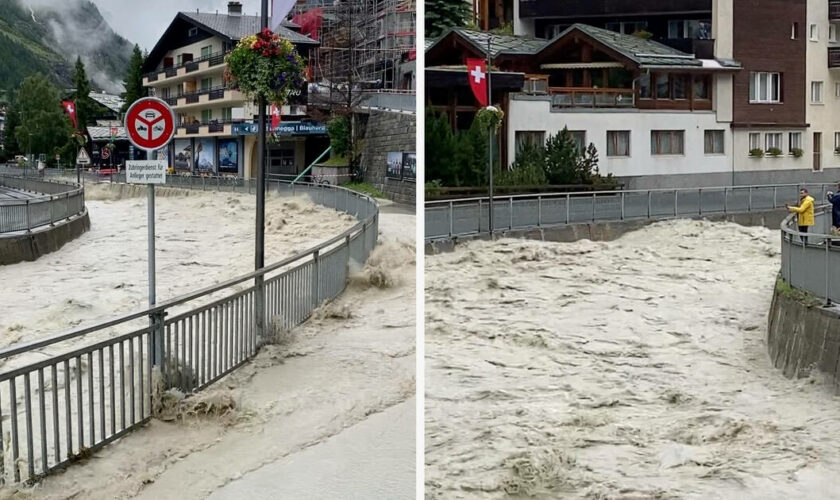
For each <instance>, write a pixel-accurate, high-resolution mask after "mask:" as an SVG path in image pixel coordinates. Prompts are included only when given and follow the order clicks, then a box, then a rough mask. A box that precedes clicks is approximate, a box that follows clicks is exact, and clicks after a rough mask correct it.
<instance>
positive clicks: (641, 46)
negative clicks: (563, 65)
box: [548, 24, 703, 67]
mask: <svg viewBox="0 0 840 500" xmlns="http://www.w3.org/2000/svg"><path fill="white" fill-rule="evenodd" d="M575 30H579V31H582V32H583V33H585V34H587V35H589V36H590V37H592V38H593V39H595V40H596V41H598V42H600V43H601V44H603V45H605V46H607V47H609V48H610V49H612V50H614V51H616V52H618V53H619V54H621V55H623V56H624V57H626V58H628V59H630V60H631V61H633V62H635V63H636V64H637V65H639V66H640V67H645V66H698V67H702V66H703V63H702V61H700V60H699V59H695V58H694V56H693V55H691V54H686V53H685V52H682V51H679V50H677V49H674V48H671V47H668V46H667V45H663V44H661V43H659V42H654V41H653V40H647V39H645V38H642V37H638V36H634V35H625V34H622V33H616V32H615V31H610V30H605V29H601V28H595V27H593V26H589V25H587V24H573V25H572V26H569V27H568V28H567V29H566V30H565V31H563V32H562V33H560V34H559V35H557V36H556V37H555V38H554V40H552V41H551V42H549V44H548V45H551V43H553V42H554V41H555V40H558V39H561V38H564V37H565V36H566V35H567V34H568V33H570V32H572V31H575Z"/></svg>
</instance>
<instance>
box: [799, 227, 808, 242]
mask: <svg viewBox="0 0 840 500" xmlns="http://www.w3.org/2000/svg"><path fill="white" fill-rule="evenodd" d="M808 227H809V226H799V232H800V233H807V232H808ZM802 243H803V244H805V245H807V244H808V237H807V236H802Z"/></svg>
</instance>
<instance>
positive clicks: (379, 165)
mask: <svg viewBox="0 0 840 500" xmlns="http://www.w3.org/2000/svg"><path fill="white" fill-rule="evenodd" d="M416 124H417V117H416V115H413V114H407V113H395V112H385V111H371V112H370V115H369V117H368V122H367V130H366V131H365V138H364V140H365V147H364V150H363V151H362V158H361V162H362V165H364V166H365V167H366V169H367V170H366V172H365V180H366V181H367V182H369V183H371V184H373V185H374V186H376V187H377V188H378V189H379V190H380V191H382V192H383V193H385V195H386V196H387V197H388V198H390V199H392V200H394V201H396V202H398V203H407V204H411V205H414V201H415V199H416V196H417V194H416V193H417V185H416V183H415V182H412V181H405V180H395V179H389V178H387V177H386V176H385V172H386V169H387V157H388V153H389V152H391V151H403V152H416V151H417V127H416Z"/></svg>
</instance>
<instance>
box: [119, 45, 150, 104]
mask: <svg viewBox="0 0 840 500" xmlns="http://www.w3.org/2000/svg"><path fill="white" fill-rule="evenodd" d="M144 60H145V58H144V57H143V54H142V53H141V52H140V46H138V45H135V46H134V53H133V54H132V55H131V61H129V63H128V72H127V73H126V75H125V80H123V86H124V87H125V93H124V94H123V98H124V99H125V105H124V106H123V108H122V112H123V113H125V112H126V111H128V108H129V107H130V106H131V105H132V104H134V102H135V101H137V100H138V99H140V98H141V97H146V88H145V87H143V61H144Z"/></svg>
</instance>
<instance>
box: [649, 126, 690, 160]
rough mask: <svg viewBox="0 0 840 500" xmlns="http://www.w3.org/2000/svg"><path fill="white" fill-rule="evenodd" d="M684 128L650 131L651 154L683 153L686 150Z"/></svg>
mask: <svg viewBox="0 0 840 500" xmlns="http://www.w3.org/2000/svg"><path fill="white" fill-rule="evenodd" d="M684 142H685V131H684V130H652V131H651V132H650V154H653V155H681V154H683V152H684V151H685V147H684Z"/></svg>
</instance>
